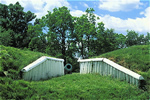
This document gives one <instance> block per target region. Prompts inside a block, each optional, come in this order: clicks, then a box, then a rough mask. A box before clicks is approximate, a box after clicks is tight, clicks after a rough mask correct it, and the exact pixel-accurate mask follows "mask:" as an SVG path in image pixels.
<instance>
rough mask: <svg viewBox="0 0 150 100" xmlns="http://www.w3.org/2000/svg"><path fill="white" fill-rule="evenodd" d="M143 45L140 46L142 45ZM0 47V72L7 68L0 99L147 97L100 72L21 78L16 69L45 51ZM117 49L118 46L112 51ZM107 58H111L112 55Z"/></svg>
mask: <svg viewBox="0 0 150 100" xmlns="http://www.w3.org/2000/svg"><path fill="white" fill-rule="evenodd" d="M145 47H147V46H145ZM145 47H143V49H144V48H145ZM131 48H133V47H131ZM127 49H129V48H127ZM127 49H126V50H127ZM0 50H1V52H0V55H1V57H0V61H1V62H0V63H1V66H0V71H1V73H3V72H7V74H6V75H7V76H5V75H4V76H1V77H0V99H70V100H73V99H149V98H150V97H149V91H144V90H141V89H138V88H137V87H136V86H134V85H131V84H128V83H126V82H124V81H119V80H117V79H112V78H111V77H109V76H100V75H98V74H85V75H81V74H79V73H73V74H69V75H64V76H62V77H56V78H52V79H50V80H46V81H24V80H22V79H20V77H19V71H20V69H22V68H23V67H24V66H26V65H28V64H29V63H31V62H33V61H34V60H36V59H37V58H39V57H41V56H46V54H43V53H39V52H33V51H29V50H20V49H16V48H12V47H5V46H2V45H1V46H0ZM121 50H123V49H121ZM119 51H120V50H117V51H113V52H119ZM113 52H110V54H111V53H112V54H113ZM122 52H123V51H122ZM110 54H109V55H110ZM117 54H118V53H117ZM105 55H108V54H104V55H101V56H103V57H104V56H105ZM47 56H48V55H47ZM118 56H119V54H118ZM108 58H109V57H108ZM110 58H111V59H112V60H115V58H113V56H112V57H110ZM110 58H109V59H110ZM138 72H141V73H143V74H145V75H148V74H147V73H148V72H149V71H145V72H144V71H143V70H141V71H140V70H138Z"/></svg>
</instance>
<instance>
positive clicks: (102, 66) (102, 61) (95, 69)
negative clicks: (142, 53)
mask: <svg viewBox="0 0 150 100" xmlns="http://www.w3.org/2000/svg"><path fill="white" fill-rule="evenodd" d="M78 62H79V63H80V74H86V73H99V74H100V75H111V76H112V77H114V78H117V79H120V80H126V81H127V82H128V83H131V84H135V85H137V86H138V85H139V81H140V80H144V78H143V77H142V76H141V75H139V74H137V73H135V72H133V71H131V70H129V69H127V68H125V67H123V66H120V65H118V64H116V63H114V62H113V61H110V60H109V59H106V58H95V59H80V60H78Z"/></svg>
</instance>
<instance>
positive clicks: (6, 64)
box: [0, 45, 48, 79]
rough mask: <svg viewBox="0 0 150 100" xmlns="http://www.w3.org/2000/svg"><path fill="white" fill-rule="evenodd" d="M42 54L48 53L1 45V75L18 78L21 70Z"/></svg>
mask: <svg viewBox="0 0 150 100" xmlns="http://www.w3.org/2000/svg"><path fill="white" fill-rule="evenodd" d="M41 56H48V55H46V54H43V53H39V52H33V51H29V50H20V49H17V48H13V47H6V46H3V45H0V76H4V73H5V75H7V76H8V77H11V78H13V79H18V78H20V75H19V72H20V70H21V69H22V68H24V67H25V66H27V65H28V64H30V63H32V62H33V61H35V60H37V59H38V58H40V57H41Z"/></svg>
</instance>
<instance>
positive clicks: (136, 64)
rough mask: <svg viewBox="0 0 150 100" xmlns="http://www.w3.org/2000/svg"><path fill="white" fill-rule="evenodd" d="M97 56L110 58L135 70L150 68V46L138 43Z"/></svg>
mask: <svg viewBox="0 0 150 100" xmlns="http://www.w3.org/2000/svg"><path fill="white" fill-rule="evenodd" d="M97 57H105V58H108V59H110V60H112V61H114V62H116V63H118V64H120V65H122V66H124V67H127V68H129V69H131V70H133V71H135V72H138V71H142V72H147V71H148V70H149V69H150V46H149V45H138V46H132V47H129V48H125V49H119V50H115V51H112V52H109V53H105V54H102V55H100V56H97Z"/></svg>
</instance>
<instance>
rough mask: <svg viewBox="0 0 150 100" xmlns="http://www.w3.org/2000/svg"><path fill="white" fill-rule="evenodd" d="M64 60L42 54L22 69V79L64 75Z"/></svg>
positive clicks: (39, 78)
mask: <svg viewBox="0 0 150 100" xmlns="http://www.w3.org/2000/svg"><path fill="white" fill-rule="evenodd" d="M63 62H64V60H63V59H57V58H50V57H46V56H43V57H41V58H39V59H38V60H36V61H34V62H33V63H31V64H29V65H28V66H26V67H24V68H23V69H22V72H23V79H24V80H34V81H36V80H41V79H48V78H51V77H56V76H61V75H64V64H63Z"/></svg>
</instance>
